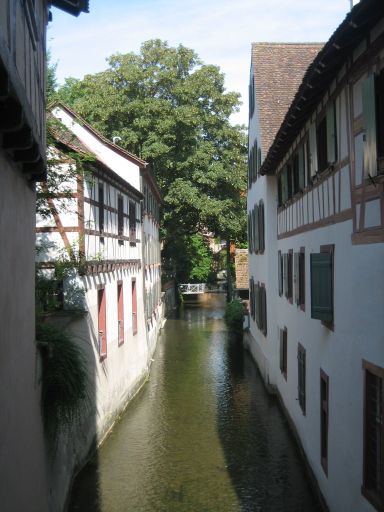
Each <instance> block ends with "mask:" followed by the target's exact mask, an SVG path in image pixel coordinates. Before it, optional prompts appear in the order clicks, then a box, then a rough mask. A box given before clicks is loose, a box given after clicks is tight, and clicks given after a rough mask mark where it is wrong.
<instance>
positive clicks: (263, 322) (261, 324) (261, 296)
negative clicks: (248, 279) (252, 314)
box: [256, 283, 267, 336]
mask: <svg viewBox="0 0 384 512" xmlns="http://www.w3.org/2000/svg"><path fill="white" fill-rule="evenodd" d="M256 294H257V306H256V307H257V311H256V323H257V326H258V328H259V329H260V331H261V332H262V333H263V334H264V336H266V335H267V293H266V290H265V285H264V284H263V283H261V284H260V285H259V283H257V285H256Z"/></svg>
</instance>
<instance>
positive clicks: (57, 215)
mask: <svg viewBox="0 0 384 512" xmlns="http://www.w3.org/2000/svg"><path fill="white" fill-rule="evenodd" d="M50 120H51V122H50V125H49V131H50V133H51V135H52V136H53V138H54V140H55V144H54V146H53V147H52V148H49V150H48V151H49V155H50V159H51V160H52V161H53V162H54V165H55V166H56V172H58V173H59V175H60V177H61V179H60V182H61V184H60V187H62V190H61V188H60V187H59V189H58V190H56V191H55V192H54V193H53V195H49V194H48V199H47V211H46V214H45V215H44V216H38V218H37V226H36V238H37V247H38V252H37V265H38V266H39V268H40V272H43V274H44V275H45V276H46V277H47V278H50V279H52V280H55V270H54V269H55V266H56V264H57V262H58V261H66V262H67V263H69V266H71V264H70V262H71V260H73V262H74V265H73V270H70V271H69V273H68V274H67V275H66V276H65V278H64V279H63V280H62V281H61V282H58V283H57V288H56V290H57V295H56V297H60V299H61V304H60V305H59V307H58V311H57V312H56V313H54V314H53V315H52V314H51V317H50V321H51V322H54V323H56V324H57V325H61V324H63V325H65V329H66V330H68V332H70V333H72V334H73V335H74V339H76V341H77V343H79V345H80V346H81V348H82V350H83V352H84V353H85V354H87V360H88V364H89V372H90V373H91V374H92V375H93V383H92V387H93V389H92V390H91V394H92V401H93V405H92V410H90V411H87V412H86V414H84V417H83V419H82V421H81V422H80V424H79V425H78V427H76V432H73V435H71V438H70V439H69V440H68V441H67V443H69V444H70V445H71V446H72V448H73V449H72V450H68V446H66V447H65V449H63V450H61V449H60V448H59V455H58V456H57V460H58V461H60V465H62V464H63V461H64V464H65V466H66V467H68V468H69V471H68V475H71V474H72V473H73V471H74V469H75V468H76V466H78V465H79V464H80V465H81V463H82V462H84V460H85V459H86V456H87V455H88V452H89V450H90V448H91V447H92V446H95V445H96V446H97V445H98V444H99V443H100V442H101V441H102V440H103V438H104V437H105V435H106V434H107V432H108V431H109V429H110V428H111V426H112V425H113V423H114V422H115V420H116V419H117V417H118V416H119V414H120V413H121V412H122V410H123V409H124V407H125V406H126V404H127V402H128V400H129V399H130V398H131V397H132V396H133V395H134V394H135V393H136V391H137V390H138V389H139V387H140V386H141V385H142V384H143V382H144V381H145V379H146V378H147V377H148V372H149V367H150V364H151V360H152V357H153V353H154V350H155V348H156V342H157V338H158V334H159V330H160V328H161V325H162V322H163V306H162V303H161V296H160V278H161V266H160V241H159V207H160V202H161V196H160V193H159V190H158V188H157V184H156V182H155V180H154V178H153V177H152V175H151V172H150V169H149V168H148V164H147V163H146V162H144V161H143V160H141V159H140V158H138V157H136V156H135V155H133V154H131V153H129V152H127V151H125V150H124V149H122V148H120V147H119V146H117V145H116V144H114V143H112V142H110V141H109V140H108V139H106V138H105V137H103V136H102V135H101V134H99V133H98V132H97V131H96V130H94V129H93V128H92V127H91V126H90V125H88V124H87V123H86V122H85V121H84V120H83V119H81V118H80V117H79V116H78V115H77V114H76V113H75V112H74V111H72V110H71V109H69V108H68V107H67V106H65V105H63V104H60V103H58V104H56V105H55V106H54V107H52V109H51V113H50ZM40 192H41V193H43V194H44V192H47V190H46V189H45V186H44V185H43V186H42V187H41V188H40ZM48 300H49V298H48ZM43 302H44V301H43ZM79 313H80V315H79ZM79 439H81V443H79ZM74 453H75V454H76V455H75V456H74V455H73V454H74ZM57 466H59V464H57ZM56 473H57V477H56ZM59 473H60V470H59V468H58V467H57V468H56V466H55V467H54V468H53V478H54V479H55V478H56V480H57V483H59V482H60V479H61V480H62V476H60V474H59ZM67 484H68V485H69V482H67ZM55 487H58V486H56V485H55ZM63 487H65V486H63Z"/></svg>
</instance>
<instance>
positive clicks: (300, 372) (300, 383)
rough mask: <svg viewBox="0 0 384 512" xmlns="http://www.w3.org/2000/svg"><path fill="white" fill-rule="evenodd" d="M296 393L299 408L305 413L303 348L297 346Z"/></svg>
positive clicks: (299, 345)
mask: <svg viewBox="0 0 384 512" xmlns="http://www.w3.org/2000/svg"><path fill="white" fill-rule="evenodd" d="M297 394H298V401H299V405H300V408H301V410H302V412H303V414H304V415H305V348H304V347H303V346H302V345H301V344H300V343H299V344H298V346H297Z"/></svg>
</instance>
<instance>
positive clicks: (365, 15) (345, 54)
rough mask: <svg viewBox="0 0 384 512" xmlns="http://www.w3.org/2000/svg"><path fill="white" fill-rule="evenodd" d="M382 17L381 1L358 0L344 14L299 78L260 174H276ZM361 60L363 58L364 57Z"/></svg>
mask: <svg viewBox="0 0 384 512" xmlns="http://www.w3.org/2000/svg"><path fill="white" fill-rule="evenodd" d="M383 16H384V2H383V0H360V2H359V3H357V4H356V5H355V6H354V7H353V9H352V10H351V11H350V12H349V13H348V14H347V15H346V17H345V19H344V21H343V22H342V23H341V24H340V25H339V27H338V28H337V29H336V30H335V32H334V33H333V34H332V36H331V37H330V39H329V40H328V41H327V43H326V44H325V45H324V46H323V48H322V49H321V50H320V51H319V53H318V54H317V55H316V58H315V59H314V61H313V62H312V63H311V64H310V65H309V67H308V69H307V71H306V72H305V75H304V76H303V75H300V85H299V87H298V88H297V92H296V94H295V97H294V98H292V103H290V105H289V108H287V109H286V112H285V113H284V120H282V123H281V126H280V128H279V130H278V132H277V134H276V137H275V140H274V142H273V144H272V145H271V146H270V147H269V149H268V154H266V153H264V154H263V159H264V161H263V164H262V166H261V169H260V173H261V174H273V173H274V172H276V168H277V167H278V165H279V163H280V162H281V160H282V159H283V158H284V155H285V153H286V151H287V150H288V149H289V147H290V145H291V144H292V142H293V141H294V140H295V138H296V136H297V135H298V133H299V132H300V130H301V129H302V127H303V125H304V124H305V122H306V121H307V120H308V119H309V117H310V115H311V114H312V112H313V109H314V108H315V106H316V104H318V102H319V101H320V100H321V98H322V96H323V95H324V92H325V91H326V90H327V88H328V87H329V85H330V84H331V83H332V81H333V80H334V79H335V77H336V75H337V73H338V72H339V71H340V69H341V67H342V65H343V64H344V63H345V62H346V60H347V59H349V58H350V55H351V53H352V52H353V50H354V48H356V46H357V45H358V44H359V43H360V42H361V40H362V39H364V38H365V37H366V36H367V34H369V31H370V30H371V29H372V28H373V27H374V26H375V25H376V24H377V23H378V22H379V20H380V18H382V17H383ZM363 58H364V57H363Z"/></svg>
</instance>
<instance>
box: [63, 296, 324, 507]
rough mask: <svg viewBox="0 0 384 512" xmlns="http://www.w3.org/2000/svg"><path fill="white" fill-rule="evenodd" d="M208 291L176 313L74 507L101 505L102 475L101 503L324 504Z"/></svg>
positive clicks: (85, 475)
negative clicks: (149, 369) (139, 388)
mask: <svg viewBox="0 0 384 512" xmlns="http://www.w3.org/2000/svg"><path fill="white" fill-rule="evenodd" d="M205 300H207V302H206V303H205V304H203V305H201V306H200V307H196V306H195V307H192V308H191V307H186V308H185V309H184V311H182V312H181V314H180V317H179V318H175V319H171V320H168V322H167V324H166V328H165V332H164V335H163V337H162V339H161V341H160V343H159V346H158V349H157V352H156V356H155V363H154V365H153V368H152V374H151V379H150V381H149V383H148V384H147V385H146V386H145V387H144V388H143V390H142V391H141V393H140V394H139V396H137V397H136V399H134V401H133V402H132V403H131V404H130V406H129V407H128V409H127V412H126V414H125V415H124V417H123V418H122V420H121V422H120V423H119V424H118V425H117V426H116V427H115V429H114V431H113V432H112V434H111V436H110V437H109V439H108V440H107V441H106V443H105V444H104V445H103V447H102V448H101V450H100V451H99V454H98V459H97V464H96V463H95V464H90V465H88V466H87V467H86V468H85V470H84V471H83V472H82V473H81V474H80V476H79V478H78V480H77V482H76V486H75V489H74V492H73V496H72V503H71V508H70V510H72V511H74V510H76V511H79V510H81V511H91V510H92V511H93V510H96V506H95V505H92V504H90V503H89V496H90V491H91V486H92V483H93V482H96V481H98V482H99V492H98V493H97V494H98V504H97V507H98V508H97V510H99V511H100V512H123V511H124V512H130V511H132V512H133V511H135V512H163V511H164V512H238V511H239V512H240V511H244V512H248V511H249V512H251V511H258V510H262V511H283V510H285V511H288V510H289V511H300V510H303V511H304V510H305V511H306V512H307V511H312V510H317V508H316V504H315V501H314V499H313V497H312V494H311V492H310V490H309V488H308V485H307V482H306V480H305V476H304V474H303V471H302V469H301V465H300V461H299V458H298V455H297V452H296V449H295V447H294V446H293V444H292V439H291V437H290V435H289V432H288V430H287V428H286V426H285V423H284V418H283V417H282V415H281V412H280V410H279V408H278V407H277V404H276V403H275V401H274V400H272V399H271V398H270V397H268V396H267V395H266V394H265V390H264V388H263V385H262V383H261V381H260V377H259V375H258V374H257V371H256V369H255V366H254V364H253V362H252V361H251V360H250V359H249V357H248V356H247V354H244V352H243V350H242V349H241V347H240V346H239V344H238V343H237V342H236V341H235V340H231V339H230V337H229V336H228V334H227V332H226V329H225V325H224V322H223V319H222V316H223V302H222V301H223V297H222V296H220V297H215V296H213V297H210V298H208V299H207V298H205ZM93 491H94V489H93ZM93 494H95V493H94V492H93Z"/></svg>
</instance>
